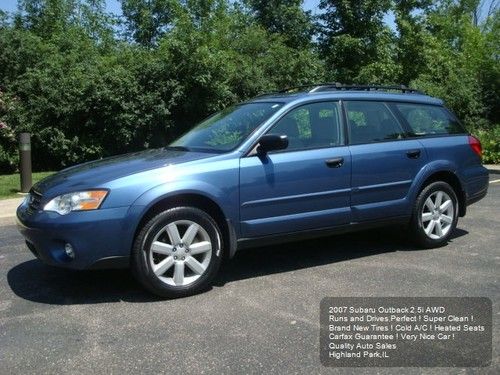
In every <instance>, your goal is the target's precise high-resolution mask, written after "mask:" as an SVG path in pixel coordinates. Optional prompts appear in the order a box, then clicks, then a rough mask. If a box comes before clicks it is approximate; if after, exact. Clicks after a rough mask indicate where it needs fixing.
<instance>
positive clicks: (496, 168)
mask: <svg viewBox="0 0 500 375" xmlns="http://www.w3.org/2000/svg"><path fill="white" fill-rule="evenodd" d="M484 167H485V168H486V169H487V170H488V172H490V173H493V174H500V164H484Z"/></svg>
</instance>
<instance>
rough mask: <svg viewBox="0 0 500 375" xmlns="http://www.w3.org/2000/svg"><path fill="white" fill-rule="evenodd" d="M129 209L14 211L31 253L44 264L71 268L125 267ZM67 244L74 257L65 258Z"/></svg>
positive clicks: (127, 250) (128, 249) (128, 253)
mask: <svg viewBox="0 0 500 375" xmlns="http://www.w3.org/2000/svg"><path fill="white" fill-rule="evenodd" d="M127 212H128V207H119V208H110V209H99V210H95V211H86V212H83V211H82V212H72V213H70V214H68V215H65V216H61V215H59V214H57V213H55V212H45V211H37V212H32V211H31V210H29V209H28V207H27V204H24V203H23V204H21V206H19V207H18V209H17V226H18V229H19V232H20V233H21V234H22V236H23V237H24V238H25V240H26V243H27V245H28V248H29V249H30V250H31V252H32V253H33V254H34V255H35V256H36V257H37V258H39V259H40V260H42V261H43V262H44V263H46V264H49V265H53V266H59V267H65V268H73V269H86V268H101V267H106V268H108V267H116V266H126V265H128V261H127V260H128V257H129V255H130V243H129V237H130V236H129V233H130V228H129V225H128V224H127V222H128V221H127V220H126V217H127ZM66 243H70V244H71V245H72V247H73V249H74V253H75V257H74V259H71V258H70V257H69V256H67V255H66V253H65V250H64V246H65V244H66Z"/></svg>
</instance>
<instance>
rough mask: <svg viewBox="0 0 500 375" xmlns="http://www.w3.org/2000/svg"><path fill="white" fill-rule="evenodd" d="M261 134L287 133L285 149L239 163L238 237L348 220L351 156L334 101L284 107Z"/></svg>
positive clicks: (310, 227) (303, 228)
mask: <svg viewBox="0 0 500 375" xmlns="http://www.w3.org/2000/svg"><path fill="white" fill-rule="evenodd" d="M267 134H280V135H286V136H287V137H288V141H289V144H288V147H287V148H286V149H285V150H281V151H275V152H269V153H267V154H266V155H263V156H259V155H253V156H244V157H242V158H241V161H240V219H241V232H242V235H243V237H246V238H251V237H259V236H266V235H273V234H279V233H286V232H296V231H302V230H308V229H315V228H324V227H331V226H335V225H341V224H347V223H349V222H350V179H351V156H350V153H349V148H348V147H347V146H345V145H344V136H343V126H342V120H341V107H340V104H339V103H338V102H335V101H334V102H315V103H309V104H305V105H302V106H299V107H296V108H294V109H292V110H290V111H289V112H288V113H287V114H285V115H284V116H283V117H281V119H280V120H278V121H277V122H276V124H275V125H273V126H272V128H271V129H270V130H269V131H268V132H267Z"/></svg>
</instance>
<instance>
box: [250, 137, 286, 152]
mask: <svg viewBox="0 0 500 375" xmlns="http://www.w3.org/2000/svg"><path fill="white" fill-rule="evenodd" d="M287 147H288V137H287V136H286V135H279V134H266V135H263V136H262V137H261V138H260V139H259V146H258V147H257V153H258V154H261V155H262V154H266V153H267V152H269V151H274V150H284V149H285V148H287Z"/></svg>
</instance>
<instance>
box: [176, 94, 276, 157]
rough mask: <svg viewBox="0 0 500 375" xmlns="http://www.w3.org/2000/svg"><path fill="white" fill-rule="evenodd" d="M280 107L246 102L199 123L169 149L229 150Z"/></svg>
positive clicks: (273, 104)
mask: <svg viewBox="0 0 500 375" xmlns="http://www.w3.org/2000/svg"><path fill="white" fill-rule="evenodd" d="M281 106H282V104H281V103H247V104H240V105H236V106H233V107H229V108H226V109H224V110H222V111H220V112H218V113H216V114H215V115H213V116H210V117H209V118H208V119H206V120H204V121H203V122H201V123H200V124H199V125H198V126H196V127H195V128H193V129H191V130H190V131H189V132H187V133H186V134H184V135H183V136H182V137H181V138H179V139H178V140H176V141H175V142H173V143H172V144H170V146H172V147H185V148H187V149H189V150H195V151H196V150H208V151H227V150H231V149H233V148H235V147H237V146H238V145H239V144H240V143H241V142H243V140H244V139H245V138H246V137H248V135H249V134H250V133H251V132H253V131H254V130H255V128H256V127H257V126H259V125H260V124H262V123H263V122H264V121H265V120H267V119H268V118H269V117H271V115H273V114H274V113H275V112H276V111H277V110H278V109H280V107H281Z"/></svg>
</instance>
